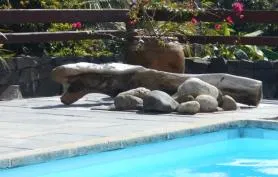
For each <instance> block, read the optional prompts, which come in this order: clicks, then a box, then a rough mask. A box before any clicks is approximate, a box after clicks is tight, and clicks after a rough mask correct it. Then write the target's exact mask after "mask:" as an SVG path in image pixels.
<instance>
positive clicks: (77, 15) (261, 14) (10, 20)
mask: <svg viewBox="0 0 278 177" xmlns="http://www.w3.org/2000/svg"><path fill="white" fill-rule="evenodd" d="M128 12H129V10H128V9H114V10H111V9H109V10H84V9H58V10H56V9H55V10H54V9H13V10H0V17H1V18H0V24H22V23H65V22H69V23H72V22H78V21H80V22H88V23H101V22H124V23H126V22H128ZM150 13H152V12H151V11H150ZM230 15H231V16H233V18H234V20H235V23H237V24H241V23H267V24H268V23H271V24H278V11H244V13H243V15H244V18H243V19H239V18H238V17H237V16H236V15H235V13H234V12H232V11H230V10H210V11H200V12H199V13H198V15H196V16H195V18H197V19H198V20H200V21H204V22H219V21H222V20H223V17H224V18H225V17H227V16H230ZM154 17H155V20H157V21H176V22H184V21H190V20H191V18H192V15H177V14H173V12H167V11H156V12H155V16H154ZM4 34H5V36H6V38H4V37H2V36H0V43H4V44H11V43H40V42H50V41H67V40H82V39H114V38H115V37H121V38H125V37H127V35H126V34H127V32H126V31H118V30H99V31H94V32H90V31H60V32H30V33H28V32H25V33H4ZM177 37H178V38H179V40H180V41H181V42H191V43H200V44H208V43H219V44H249V45H268V46H278V37H272V36H271V37H268V36H259V37H238V36H228V37H226V36H177Z"/></svg>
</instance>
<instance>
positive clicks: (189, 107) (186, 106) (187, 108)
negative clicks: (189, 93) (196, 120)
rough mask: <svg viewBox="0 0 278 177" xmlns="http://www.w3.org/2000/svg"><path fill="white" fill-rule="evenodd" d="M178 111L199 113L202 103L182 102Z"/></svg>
mask: <svg viewBox="0 0 278 177" xmlns="http://www.w3.org/2000/svg"><path fill="white" fill-rule="evenodd" d="M178 112H179V113H181V114H197V113H198V112H200V103H199V102H197V101H188V102H185V103H182V104H180V105H179V107H178Z"/></svg>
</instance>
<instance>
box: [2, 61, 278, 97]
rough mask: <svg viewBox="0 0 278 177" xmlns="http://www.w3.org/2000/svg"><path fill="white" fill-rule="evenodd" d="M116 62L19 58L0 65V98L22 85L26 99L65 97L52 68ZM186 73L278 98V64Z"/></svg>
mask: <svg viewBox="0 0 278 177" xmlns="http://www.w3.org/2000/svg"><path fill="white" fill-rule="evenodd" d="M113 61H116V59H114V58H98V59H93V58H84V57H65V58H49V57H42V58H35V57H26V56H24V57H16V58H14V59H13V60H10V61H8V62H7V66H6V65H5V64H3V63H0V94H1V92H3V91H4V90H5V88H7V86H9V85H20V89H21V92H22V95H23V97H25V98H27V97H42V96H54V95H60V94H61V93H62V86H61V85H60V84H57V83H55V82H54V81H52V79H51V77H50V72H51V71H52V69H53V68H55V67H57V66H60V65H63V64H68V63H77V62H90V63H107V62H113ZM185 63H186V71H187V73H192V74H201V73H229V74H234V75H238V76H244V77H250V78H254V79H257V80H261V81H263V91H264V98H268V99H274V98H276V99H277V98H278V61H277V62H267V61H258V62H250V61H234V60H233V61H226V60H223V59H212V60H210V61H206V60H192V59H187V60H186V62H185Z"/></svg>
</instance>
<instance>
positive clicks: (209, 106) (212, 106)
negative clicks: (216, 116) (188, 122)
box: [196, 95, 218, 112]
mask: <svg viewBox="0 0 278 177" xmlns="http://www.w3.org/2000/svg"><path fill="white" fill-rule="evenodd" d="M196 101H198V102H199V103H200V112H215V111H217V107H218V102H217V100H216V98H214V97H212V96H210V95H199V96H197V98H196Z"/></svg>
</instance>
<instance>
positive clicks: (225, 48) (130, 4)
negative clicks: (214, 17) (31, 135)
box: [0, 0, 278, 60]
mask: <svg viewBox="0 0 278 177" xmlns="http://www.w3.org/2000/svg"><path fill="white" fill-rule="evenodd" d="M277 6H278V2H277V1H276V0H239V1H234V0H225V1H224V0H218V1H217V0H201V1H194V0H137V1H136V0H132V1H129V0H89V1H84V0H61V1H58V0H20V1H18V0H4V1H1V2H0V8H1V9H53V8H54V9H60V8H61V9H77V8H79V9H107V8H109V9H111V8H118V9H120V8H121V9H123V8H130V9H131V11H130V13H129V17H130V20H129V22H128V23H129V25H130V26H133V27H134V28H137V29H142V30H143V33H144V34H143V35H148V36H153V37H155V38H157V39H159V41H160V42H161V41H162V40H160V39H162V38H161V36H168V37H169V36H170V37H171V36H173V35H176V34H182V35H200V34H201V35H216V36H217V35H219V36H231V35H239V36H244V35H249V36H250V35H251V36H252V35H254V36H256V35H267V36H271V35H276V34H277V33H278V26H277V25H273V24H268V25H265V24H264V25H259V24H256V25H254V24H244V25H243V24H241V25H237V24H236V23H234V19H232V18H231V17H229V16H227V17H226V16H225V17H223V21H222V22H218V23H211V22H202V21H199V20H198V19H196V18H192V19H191V20H190V21H188V22H182V23H175V22H156V21H155V20H154V19H153V17H152V14H149V13H148V9H160V10H161V9H166V10H168V11H171V12H174V13H175V14H176V15H188V14H191V15H192V14H194V13H196V12H197V11H198V10H200V9H215V8H225V9H233V10H234V11H236V13H237V14H238V18H239V19H241V18H244V15H242V12H243V11H244V10H250V9H251V10H254V9H256V10H262V9H264V10H273V9H276V8H277ZM125 27H126V26H125V24H124V23H102V24H87V23H81V22H75V23H49V24H19V25H0V32H2V33H7V32H42V31H49V32H55V31H71V30H72V31H78V30H89V31H94V30H97V29H125ZM125 42H126V41H125V39H122V38H114V40H80V41H63V42H51V43H40V44H29V43H26V44H8V45H1V46H0V47H1V50H0V51H1V57H2V58H6V59H8V58H11V57H12V56H16V55H30V56H56V57H63V56H92V57H96V58H97V57H100V56H116V57H118V58H121V57H122V56H123V51H125V50H124V48H125V47H126V45H125ZM140 42H144V40H143V39H142V40H140V41H139V44H140ZM162 43H163V41H162ZM184 51H185V54H186V56H187V57H202V58H204V57H211V56H217V57H224V58H228V59H238V58H242V57H241V56H245V58H244V59H250V60H271V59H276V58H278V57H277V56H278V53H276V52H277V51H278V48H275V47H271V48H270V47H265V46H249V45H222V44H207V45H202V46H201V47H200V46H198V47H196V45H192V44H190V43H188V44H185V45H184Z"/></svg>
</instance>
